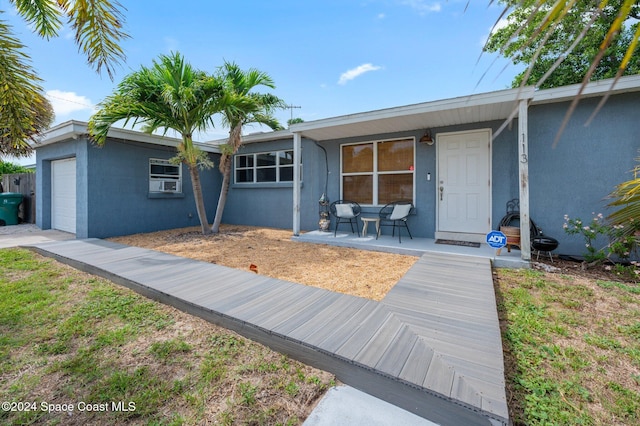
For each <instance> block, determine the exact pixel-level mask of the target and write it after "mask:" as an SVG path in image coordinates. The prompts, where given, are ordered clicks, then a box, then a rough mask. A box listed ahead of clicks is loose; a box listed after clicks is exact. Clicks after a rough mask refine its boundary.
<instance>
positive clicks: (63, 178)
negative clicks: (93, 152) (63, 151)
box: [51, 158, 76, 234]
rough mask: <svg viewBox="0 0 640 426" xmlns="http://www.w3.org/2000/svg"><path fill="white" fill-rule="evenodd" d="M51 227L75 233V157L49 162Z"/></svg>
mask: <svg viewBox="0 0 640 426" xmlns="http://www.w3.org/2000/svg"><path fill="white" fill-rule="evenodd" d="M51 228H52V229H59V230H60V231H67V232H71V233H72V234H75V233H76V159H75V158H67V159H65V160H57V161H52V162H51Z"/></svg>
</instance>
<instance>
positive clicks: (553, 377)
mask: <svg viewBox="0 0 640 426" xmlns="http://www.w3.org/2000/svg"><path fill="white" fill-rule="evenodd" d="M495 276H496V277H497V279H496V290H497V293H498V302H499V311H500V315H501V320H502V327H503V342H504V345H503V346H504V349H505V367H506V371H507V374H506V375H507V385H508V387H509V394H510V395H508V400H509V401H510V409H511V417H512V419H513V420H514V423H515V424H526V425H640V285H638V284H633V283H625V282H620V281H608V280H599V279H593V278H585V277H581V276H578V275H575V276H574V275H561V274H549V273H544V272H541V271H536V270H506V269H502V270H498V271H497V272H496V275H495Z"/></svg>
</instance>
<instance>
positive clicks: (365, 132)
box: [257, 75, 640, 142]
mask: <svg viewBox="0 0 640 426" xmlns="http://www.w3.org/2000/svg"><path fill="white" fill-rule="evenodd" d="M613 83H614V80H613V79H607V80H601V81H595V82H591V83H588V84H587V85H585V86H584V87H583V86H582V84H574V85H570V86H562V87H557V88H552V89H543V90H537V89H535V88H534V87H531V86H527V87H523V88H517V89H506V90H499V91H495V92H488V93H480V94H475V95H469V96H461V97H457V98H450V99H443V100H437V101H432V102H424V103H419V104H413V105H406V106H401V107H395V108H386V109H381V110H376V111H368V112H363V113H357V114H350V115H344V116H339V117H331V118H326V119H321V120H316V121H310V122H305V123H298V124H294V125H292V126H291V128H290V131H291V132H293V133H297V134H299V135H300V136H302V137H305V138H308V139H312V140H315V141H318V142H320V141H327V140H333V139H345V138H350V137H356V136H369V135H376V134H386V133H394V132H402V131H412V130H424V129H433V128H439V127H446V126H455V125H462V124H472V123H481V122H488V121H494V120H505V121H507V120H510V119H513V118H516V117H518V114H519V111H518V108H519V105H520V101H522V100H525V101H527V103H528V105H542V104H547V103H558V102H569V101H571V100H572V99H574V98H575V97H576V96H578V95H580V97H581V99H582V98H589V97H602V96H605V95H616V94H619V93H629V92H638V91H640V75H633V76H625V77H621V78H620V79H619V80H618V81H616V82H615V85H613ZM267 135H268V133H267V134H264V135H260V137H259V138H258V139H257V141H258V140H264V139H266V138H267V137H268V136H267Z"/></svg>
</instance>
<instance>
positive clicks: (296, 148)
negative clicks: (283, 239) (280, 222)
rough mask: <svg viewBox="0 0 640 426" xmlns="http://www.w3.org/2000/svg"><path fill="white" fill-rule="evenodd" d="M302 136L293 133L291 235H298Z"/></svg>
mask: <svg viewBox="0 0 640 426" xmlns="http://www.w3.org/2000/svg"><path fill="white" fill-rule="evenodd" d="M301 145H302V136H301V135H300V133H297V132H294V133H293V235H295V236H296V237H297V236H298V235H300V152H301Z"/></svg>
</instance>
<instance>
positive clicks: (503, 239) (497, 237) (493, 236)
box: [487, 231, 507, 249]
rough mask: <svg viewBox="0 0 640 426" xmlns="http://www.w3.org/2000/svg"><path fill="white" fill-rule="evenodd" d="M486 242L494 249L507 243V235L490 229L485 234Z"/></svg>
mask: <svg viewBox="0 0 640 426" xmlns="http://www.w3.org/2000/svg"><path fill="white" fill-rule="evenodd" d="M487 244H489V245H490V246H491V247H493V248H495V249H499V248H502V247H504V246H506V245H507V236H506V235H504V234H503V233H502V232H500V231H491V232H489V233H488V234H487Z"/></svg>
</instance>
